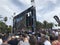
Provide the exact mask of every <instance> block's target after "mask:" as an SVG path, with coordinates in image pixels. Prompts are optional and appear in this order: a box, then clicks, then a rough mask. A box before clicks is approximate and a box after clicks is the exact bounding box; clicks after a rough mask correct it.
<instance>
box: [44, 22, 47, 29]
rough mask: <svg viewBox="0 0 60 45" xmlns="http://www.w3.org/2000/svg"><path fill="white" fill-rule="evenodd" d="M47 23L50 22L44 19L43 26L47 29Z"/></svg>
mask: <svg viewBox="0 0 60 45" xmlns="http://www.w3.org/2000/svg"><path fill="white" fill-rule="evenodd" d="M47 24H48V22H47V21H44V22H43V28H45V29H47Z"/></svg>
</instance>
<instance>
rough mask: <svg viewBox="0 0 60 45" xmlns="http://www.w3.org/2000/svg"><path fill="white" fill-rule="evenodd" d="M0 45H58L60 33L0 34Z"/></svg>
mask: <svg viewBox="0 0 60 45" xmlns="http://www.w3.org/2000/svg"><path fill="white" fill-rule="evenodd" d="M0 45H60V31H59V30H50V31H49V30H42V31H38V32H37V33H36V32H23V33H22V34H19V35H13V36H6V34H5V35H3V36H2V35H1V34H0Z"/></svg>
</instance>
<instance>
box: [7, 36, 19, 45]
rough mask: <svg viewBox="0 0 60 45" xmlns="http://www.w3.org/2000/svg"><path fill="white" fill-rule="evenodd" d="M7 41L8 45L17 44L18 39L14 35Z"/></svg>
mask: <svg viewBox="0 0 60 45" xmlns="http://www.w3.org/2000/svg"><path fill="white" fill-rule="evenodd" d="M8 43H9V44H10V45H17V44H18V40H17V39H16V37H15V36H12V39H11V40H10V41H8Z"/></svg>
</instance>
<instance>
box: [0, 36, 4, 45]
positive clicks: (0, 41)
mask: <svg viewBox="0 0 60 45" xmlns="http://www.w3.org/2000/svg"><path fill="white" fill-rule="evenodd" d="M2 43H3V40H2V37H1V36H0V45H1V44H2Z"/></svg>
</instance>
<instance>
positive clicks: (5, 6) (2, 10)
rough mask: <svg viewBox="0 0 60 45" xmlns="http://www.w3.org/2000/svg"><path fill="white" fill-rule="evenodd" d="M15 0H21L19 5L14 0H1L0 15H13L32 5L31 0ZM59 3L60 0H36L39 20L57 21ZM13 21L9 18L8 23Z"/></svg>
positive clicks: (59, 13) (59, 14)
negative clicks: (54, 17) (55, 17)
mask: <svg viewBox="0 0 60 45" xmlns="http://www.w3.org/2000/svg"><path fill="white" fill-rule="evenodd" d="M14 1H19V2H20V3H19V5H18V4H17V3H13V2H12V0H0V15H3V16H8V15H9V16H8V17H11V16H12V15H13V13H14V12H16V13H17V14H18V13H20V12H22V11H24V10H26V9H27V8H29V7H30V6H31V2H30V1H31V0H14ZM59 3H60V1H59V0H35V4H36V12H37V15H36V16H37V20H38V21H41V22H43V21H44V20H47V21H48V22H54V23H56V21H55V20H54V19H53V16H54V15H58V16H59V17H60V4H59ZM20 4H22V5H23V6H22V5H20ZM11 23H12V21H11V20H10V19H9V21H8V22H7V24H8V25H10V24H11Z"/></svg>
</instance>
